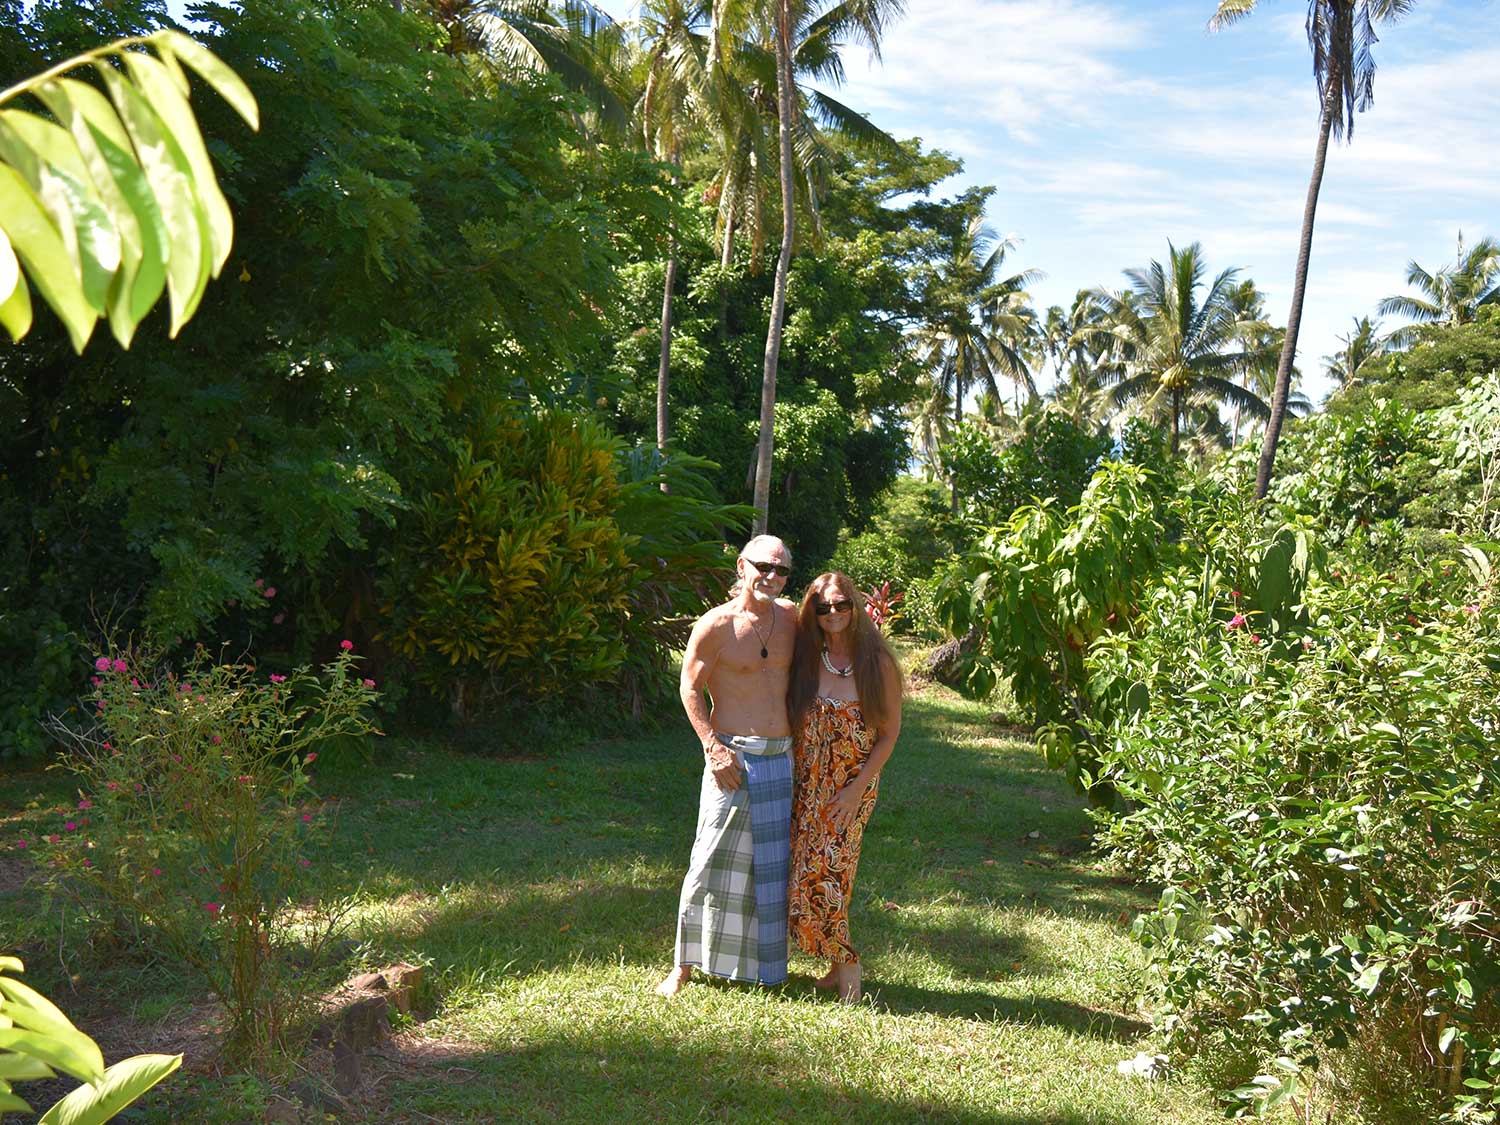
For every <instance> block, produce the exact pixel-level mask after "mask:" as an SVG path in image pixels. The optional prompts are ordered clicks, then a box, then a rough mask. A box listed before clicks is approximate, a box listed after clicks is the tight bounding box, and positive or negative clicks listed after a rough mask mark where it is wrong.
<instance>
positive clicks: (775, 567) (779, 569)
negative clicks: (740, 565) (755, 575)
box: [745, 559, 792, 578]
mask: <svg viewBox="0 0 1500 1125" xmlns="http://www.w3.org/2000/svg"><path fill="white" fill-rule="evenodd" d="M745 561H746V562H747V563H749V564H750V565H751V566H753V567H754V568H755V569H756V570H758V571H760V572H761V573H762V574H775V575H779V576H780V577H782V578H785V577H786V576H787V575H788V574H790V573H792V568H791V567H789V566H782V565H781V564H780V563H763V562H756V561H755V560H754V559H746V560H745Z"/></svg>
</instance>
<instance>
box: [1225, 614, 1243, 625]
mask: <svg viewBox="0 0 1500 1125" xmlns="http://www.w3.org/2000/svg"><path fill="white" fill-rule="evenodd" d="M1244 623H1245V615H1244V614H1243V613H1236V614H1235V615H1234V616H1233V617H1231V618H1230V619H1229V624H1228V625H1225V626H1224V628H1226V629H1238V628H1239V627H1240V626H1241V625H1243V624H1244Z"/></svg>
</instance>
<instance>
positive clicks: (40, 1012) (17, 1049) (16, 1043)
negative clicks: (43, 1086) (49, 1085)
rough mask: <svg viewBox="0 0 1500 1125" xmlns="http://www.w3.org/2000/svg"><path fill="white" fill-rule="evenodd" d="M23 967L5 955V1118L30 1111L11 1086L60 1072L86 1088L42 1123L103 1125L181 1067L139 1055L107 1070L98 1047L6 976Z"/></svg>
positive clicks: (1, 1110)
mask: <svg viewBox="0 0 1500 1125" xmlns="http://www.w3.org/2000/svg"><path fill="white" fill-rule="evenodd" d="M23 969H24V966H23V965H22V964H21V962H20V961H19V960H18V959H17V958H15V957H0V1117H3V1116H5V1114H7V1113H30V1112H31V1106H29V1105H28V1104H27V1103H26V1102H25V1101H24V1100H23V1099H21V1098H19V1097H17V1096H16V1095H15V1094H14V1093H12V1092H11V1085H10V1084H11V1083H12V1082H17V1081H23V1080H25V1079H33V1078H55V1077H57V1072H58V1071H59V1070H60V1071H62V1072H63V1073H65V1074H70V1075H72V1076H73V1077H74V1078H77V1079H78V1080H79V1081H80V1082H82V1083H83V1085H81V1086H79V1087H78V1088H77V1089H75V1090H73V1091H72V1092H70V1093H69V1094H67V1095H66V1096H65V1097H63V1098H62V1099H61V1100H60V1101H58V1102H57V1103H56V1104H55V1105H53V1107H52V1108H51V1109H49V1110H48V1111H47V1112H46V1113H44V1114H42V1116H41V1117H39V1118H38V1119H37V1125H104V1122H106V1121H110V1120H112V1119H113V1118H114V1117H115V1115H116V1114H118V1113H119V1112H120V1111H121V1110H123V1109H124V1108H125V1107H126V1106H128V1105H130V1104H131V1103H132V1102H133V1101H135V1100H136V1099H137V1098H139V1097H140V1096H141V1095H142V1094H144V1093H145V1092H146V1091H147V1090H149V1089H151V1087H153V1086H155V1085H156V1084H157V1083H158V1082H160V1081H161V1080H162V1079H163V1078H165V1077H166V1076H167V1075H169V1074H171V1073H172V1072H173V1071H174V1070H176V1069H177V1068H178V1067H180V1066H181V1065H182V1056H181V1055H136V1056H134V1057H133V1058H128V1059H125V1060H123V1061H122V1062H117V1063H115V1064H114V1066H111V1067H105V1065H104V1056H103V1055H102V1054H100V1052H99V1045H98V1044H97V1043H95V1042H94V1041H93V1040H92V1039H90V1038H89V1037H88V1036H87V1035H85V1034H84V1033H83V1032H81V1031H79V1030H78V1029H77V1028H76V1027H74V1026H73V1023H72V1021H71V1020H69V1019H68V1017H67V1016H65V1015H63V1014H62V1012H60V1011H59V1010H58V1009H57V1007H56V1006H55V1005H54V1004H53V1003H52V1002H51V1001H50V1000H48V999H47V998H46V997H45V996H43V995H42V994H41V993H40V992H37V991H36V990H35V989H33V988H30V987H28V986H27V985H24V984H22V983H21V982H20V981H18V980H15V979H13V978H11V977H7V976H5V975H4V974H5V973H7V972H10V973H19V972H21V971H23Z"/></svg>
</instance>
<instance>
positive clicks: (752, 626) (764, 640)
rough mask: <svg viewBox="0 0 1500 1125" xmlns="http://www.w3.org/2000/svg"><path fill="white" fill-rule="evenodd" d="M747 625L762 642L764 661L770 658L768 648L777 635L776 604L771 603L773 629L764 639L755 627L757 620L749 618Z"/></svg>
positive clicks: (767, 632)
mask: <svg viewBox="0 0 1500 1125" xmlns="http://www.w3.org/2000/svg"><path fill="white" fill-rule="evenodd" d="M747 623H748V624H749V626H750V631H751V632H752V633H754V634H755V639H756V640H758V641H759V642H760V658H761V659H762V660H765V659H766V658H767V657H768V656H770V653H769V652H768V651H767V649H766V646H767V645H769V644H770V643H771V637H772V636H774V635H775V633H776V603H775V602H772V603H771V627H770V628H769V629H767V630H766V635H765V636H764V637H762V636H761V635H760V630H759V629H757V628H756V627H755V618H753V617H751V618H748V619H747Z"/></svg>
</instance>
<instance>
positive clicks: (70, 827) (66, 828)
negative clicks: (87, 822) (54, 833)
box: [63, 820, 78, 832]
mask: <svg viewBox="0 0 1500 1125" xmlns="http://www.w3.org/2000/svg"><path fill="white" fill-rule="evenodd" d="M77 830H78V825H76V824H74V823H73V822H72V821H71V820H70V821H68V822H67V823H66V824H64V825H63V831H64V832H76V831H77Z"/></svg>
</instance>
